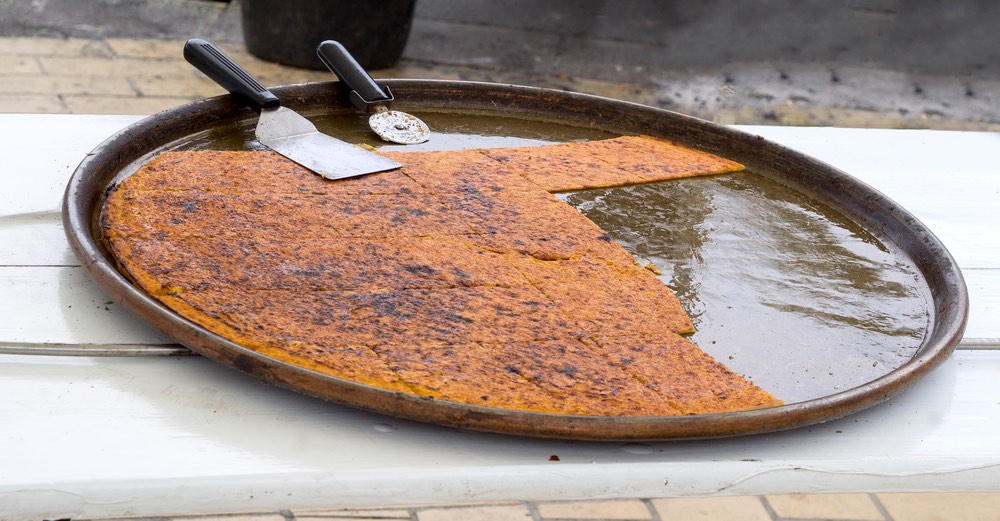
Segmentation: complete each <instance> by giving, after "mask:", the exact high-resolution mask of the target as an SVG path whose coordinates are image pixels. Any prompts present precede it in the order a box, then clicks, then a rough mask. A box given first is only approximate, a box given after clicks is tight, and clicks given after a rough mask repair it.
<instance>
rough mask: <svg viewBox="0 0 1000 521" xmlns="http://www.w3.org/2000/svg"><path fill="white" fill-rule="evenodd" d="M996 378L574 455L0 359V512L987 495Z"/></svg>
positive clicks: (129, 363)
mask: <svg viewBox="0 0 1000 521" xmlns="http://www.w3.org/2000/svg"><path fill="white" fill-rule="evenodd" d="M998 377H1000V352H997V351H968V352H959V353H957V354H956V355H955V357H954V358H953V359H952V360H949V361H948V362H946V363H945V365H944V366H942V367H941V368H940V369H939V370H937V371H935V372H934V373H933V374H931V375H929V376H928V377H927V378H926V379H924V380H922V381H921V382H918V383H917V384H916V385H915V386H914V387H913V388H912V389H910V390H909V391H907V392H905V393H903V394H901V395H900V396H898V397H896V398H894V399H893V400H891V401H890V402H888V403H886V404H883V405H880V406H876V407H874V408H872V409H869V410H867V411H864V412H862V413H859V414H856V415H854V416H850V417H847V418H844V419H841V420H836V421H831V422H829V423H826V424H821V425H816V426H813V427H808V428H802V429H797V430H793V431H786V432H779V433H773V434H768V435H759V436H748V437H742V438H733V439H726V440H707V441H693V442H674V443H669V442H650V443H583V442H559V441H545V440H536V439H526V438H513V437H507V436H498V435H487V434H479V433H474V432H467V431H461V430H456V429H450V428H443V427H437V426H432V425H425V424H419V423H415V422H409V421H402V420H395V419H391V418H388V417H384V416H380V415H376V414H371V413H365V412H360V411H357V410H354V409H350V408H346V407H340V406H336V405H332V404H327V403H324V402H321V401H319V400H315V399H310V398H307V397H303V396H299V395H296V394H293V393H290V392H286V391H282V390H279V389H277V388H275V387H273V386H268V385H265V384H262V383H259V382H257V381H256V380H254V379H252V378H249V377H246V376H244V375H242V374H239V373H237V372H236V371H232V370H230V369H227V368H224V367H221V366H219V365H218V364H215V363H213V362H211V361H208V360H206V359H203V358H200V357H185V358H181V359H171V358H131V359H126V358H103V359H93V358H59V357H26V356H9V355H8V356H0V417H3V418H4V419H5V423H6V424H7V425H16V426H17V428H16V429H0V461H4V462H5V464H4V465H2V466H0V496H3V497H4V498H5V501H4V502H0V505H2V506H0V518H2V519H12V520H17V519H21V518H24V517H27V516H28V515H30V516H33V518H34V519H37V518H41V517H47V518H57V517H89V516H94V517H98V516H115V515H123V514H126V513H127V514H130V515H140V516H143V515H160V514H169V513H177V512H193V511H198V512H210V511H234V510H276V509H282V508H288V506H289V505H294V506H295V507H296V508H308V507H312V506H325V507H330V506H338V505H351V506H359V505H366V504H368V505H386V504H412V503H425V502H430V503H434V502H455V501H483V500H532V499H543V498H544V499H547V500H558V499H570V498H579V497H590V498H611V497H670V496H692V495H732V494H763V493H768V494H781V493H795V492H884V491H920V490H967V491H976V490H991V491H997V490H1000V444H997V443H996V440H997V439H1000V400H998V399H997V397H996V393H995V392H994V391H995V382H996V380H997V378H998ZM26 397H31V399H30V400H26V399H25V398H26ZM42 455H44V456H42ZM552 455H557V456H558V457H559V461H550V456H552ZM4 509H5V510H4ZM43 514H44V516H43Z"/></svg>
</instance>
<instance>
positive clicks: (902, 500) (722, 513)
mask: <svg viewBox="0 0 1000 521" xmlns="http://www.w3.org/2000/svg"><path fill="white" fill-rule="evenodd" d="M997 519H1000V494H994V493H930V494H913V493H907V494H799V495H778V496H735V497H714V498H667V499H664V498H661V499H622V500H590V501H558V502H545V501H534V502H498V503H481V504H467V505H435V506H426V507H425V506H419V507H380V508H355V509H325V510H296V509H291V510H281V511H274V512H248V513H228V514H205V515H185V516H176V517H169V518H165V517H155V518H121V521H125V520H128V521H375V520H389V521H391V520H408V521H675V520H676V521H952V520H957V521H995V520H997ZM92 521H97V520H92ZM101 521H111V520H101Z"/></svg>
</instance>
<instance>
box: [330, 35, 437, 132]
mask: <svg viewBox="0 0 1000 521" xmlns="http://www.w3.org/2000/svg"><path fill="white" fill-rule="evenodd" d="M316 54H318V55H319V58H320V60H322V61H323V63H324V64H325V65H326V67H327V68H328V69H330V70H331V71H333V73H334V74H336V75H337V77H338V78H340V81H342V82H344V84H345V85H346V86H347V88H349V89H351V103H353V104H354V106H355V107H357V108H358V110H361V111H362V112H365V113H369V114H371V116H370V117H369V118H368V126H369V127H371V129H372V130H373V131H375V133H376V134H378V135H379V137H381V138H382V139H384V140H386V141H389V142H391V143H399V144H402V145H414V144H417V143H423V142H424V141H427V139H428V138H430V133H431V131H430V130H429V129H428V128H427V125H426V124H425V123H424V122H423V121H421V120H420V118H417V117H416V116H414V115H412V114H407V113H405V112H400V111H398V110H389V105H391V104H392V101H393V97H392V92H390V91H389V88H388V87H384V88H383V87H380V86H379V85H378V84H377V83H375V80H373V79H372V77H371V76H369V75H368V73H367V72H366V71H365V69H364V68H363V67H361V65H360V64H359V63H358V62H357V60H355V59H354V56H351V53H349V52H347V49H346V48H345V47H344V46H343V45H342V44H341V43H340V42H336V41H334V40H326V41H324V42H322V43H320V44H319V47H318V48H317V49H316Z"/></svg>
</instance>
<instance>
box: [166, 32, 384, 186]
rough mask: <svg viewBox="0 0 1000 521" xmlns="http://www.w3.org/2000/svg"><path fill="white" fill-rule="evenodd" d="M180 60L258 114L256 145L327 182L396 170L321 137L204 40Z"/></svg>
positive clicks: (188, 45) (189, 43) (190, 44)
mask: <svg viewBox="0 0 1000 521" xmlns="http://www.w3.org/2000/svg"><path fill="white" fill-rule="evenodd" d="M184 59H186V60H187V61H188V62H189V63H191V65H194V66H195V67H196V68H197V69H198V70H200V71H201V72H203V73H204V74H205V75H206V76H208V77H209V78H211V79H212V80H213V81H215V82H216V83H218V84H219V85H221V86H222V87H223V88H225V89H226V90H228V91H229V92H230V93H232V94H234V95H236V96H237V97H238V98H239V99H241V100H242V101H244V102H245V103H247V104H249V105H250V106H251V107H253V108H255V109H258V110H260V119H258V120H257V130H256V137H257V141H260V143H261V144H263V145H264V146H266V147H268V148H270V149H271V150H274V151H275V152H277V153H279V154H281V155H283V156H285V157H287V158H288V159H291V160H292V161H295V162H296V163H298V164H300V165H302V166H304V167H306V168H308V169H309V170H312V171H313V172H315V173H317V174H319V175H321V176H323V177H326V178H328V179H343V178H345V177H354V176H359V175H364V174H371V173H375V172H384V171H386V170H392V169H394V168H399V167H400V166H402V165H401V164H399V163H397V162H395V161H392V160H390V159H388V158H385V157H383V156H380V155H378V154H375V153H373V152H369V151H367V150H365V149H363V148H360V147H356V146H354V145H352V144H350V143H346V142H344V141H341V140H339V139H336V138H333V137H331V136H328V135H326V134H323V133H322V132H320V131H319V130H317V129H316V125H313V124H312V123H311V122H310V121H309V120H307V119H306V118H304V117H302V116H301V115H299V114H298V113H297V112H295V111H293V110H291V109H289V108H286V107H282V106H281V101H280V100H278V98H277V97H276V96H275V95H274V94H272V93H271V91H269V90H267V89H266V88H264V86H263V85H261V83H260V82H259V81H257V80H256V79H255V78H254V77H253V76H251V75H250V74H249V73H247V72H246V71H245V70H243V68H242V67H240V66H239V65H237V64H236V63H235V62H233V61H232V60H230V59H229V57H228V56H226V55H225V54H224V53H223V52H222V51H221V50H219V49H218V48H217V47H216V46H215V45H213V44H212V43H211V42H209V41H207V40H202V39H200V38H192V39H190V40H188V41H187V43H186V44H184Z"/></svg>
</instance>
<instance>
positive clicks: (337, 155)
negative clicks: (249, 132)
mask: <svg viewBox="0 0 1000 521" xmlns="http://www.w3.org/2000/svg"><path fill="white" fill-rule="evenodd" d="M256 136H257V141H260V143H261V144H262V145H264V146H266V147H267V148H270V149H271V150H274V151H275V152H277V153H279V154H281V155H283V156H285V157H287V158H289V159H291V160H292V161H295V162H296V163H298V164H300V165H302V166H304V167H306V168H308V169H309V170H312V171H313V172H316V173H317V174H319V175H321V176H323V177H326V178H327V179H343V178H345V177H354V176H359V175H363V174H371V173H375V172H384V171H386V170H392V169H395V168H399V167H400V166H402V165H401V164H399V163H397V162H395V161H393V160H391V159H389V158H387V157H383V156H380V155H378V154H373V153H372V152H369V151H367V150H365V149H363V148H361V147H356V146H354V145H351V144H348V143H345V142H343V141H340V140H339V139H335V138H333V137H330V136H328V135H326V134H323V133H322V132H320V131H318V130H316V126H315V125H313V124H312V122H310V121H309V120H308V119H306V118H304V117H302V116H301V115H299V113H298V112H295V111H293V110H291V109H288V108H285V107H278V108H277V109H274V110H262V111H261V112H260V119H258V120H257V130H256Z"/></svg>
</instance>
